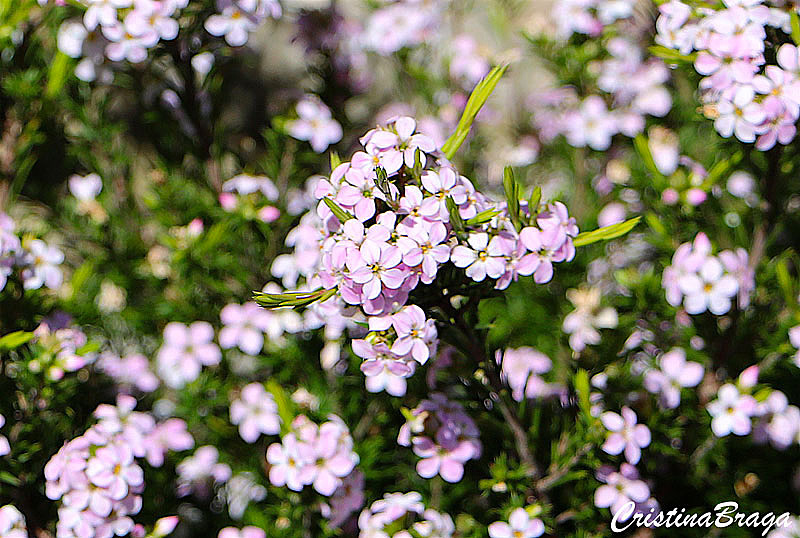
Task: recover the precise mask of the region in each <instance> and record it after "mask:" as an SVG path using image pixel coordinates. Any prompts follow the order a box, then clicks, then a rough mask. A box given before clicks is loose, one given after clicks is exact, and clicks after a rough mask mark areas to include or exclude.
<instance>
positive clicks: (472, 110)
mask: <svg viewBox="0 0 800 538" xmlns="http://www.w3.org/2000/svg"><path fill="white" fill-rule="evenodd" d="M506 69H508V64H504V65H498V66H497V67H495V68H494V69H492V70H491V71H490V72H489V74H488V75H486V76H485V77H484V78H483V80H481V81H480V82H478V84H477V85H476V86H475V89H474V90H472V94H471V95H470V96H469V100H467V105H466V106H465V107H464V113H463V114H462V115H461V119H460V120H459V122H458V126H457V127H456V131H455V132H454V133H453V134H452V135H450V138H448V139H447V140H446V141H445V143H444V144H443V145H442V152H444V154H445V156H446V157H447V158H448V159H452V158H453V155H455V154H456V151H458V148H459V147H461V144H463V143H464V140H465V139H466V138H467V134H468V133H469V130H470V128H471V127H472V123H473V122H474V121H475V116H477V115H478V112H480V110H481V108H482V107H483V105H484V104H485V103H486V100H487V99H488V98H489V96H490V95H491V94H492V92H493V91H494V89H495V87H496V86H497V83H498V82H499V81H500V78H501V77H502V76H503V74H504V73H505V72H506Z"/></svg>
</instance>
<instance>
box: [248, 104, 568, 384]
mask: <svg viewBox="0 0 800 538" xmlns="http://www.w3.org/2000/svg"><path fill="white" fill-rule="evenodd" d="M361 143H362V145H363V151H358V152H356V153H355V154H354V155H353V157H352V159H351V161H350V162H345V163H338V162H336V159H334V161H335V162H334V163H333V164H334V166H333V172H332V173H331V176H330V178H328V179H326V178H321V179H319V180H318V181H317V183H316V185H315V188H314V195H315V197H316V198H317V199H318V200H319V203H318V205H317V208H316V214H315V215H313V216H311V217H308V218H304V219H303V222H301V224H300V226H298V228H296V229H295V230H294V231H293V232H291V233H290V234H289V237H288V238H287V243H289V244H292V245H294V246H295V249H296V258H297V259H296V261H295V262H294V263H291V264H290V263H289V262H288V261H287V260H286V259H285V258H284V259H282V260H281V267H279V268H278V269H279V271H280V273H281V276H283V277H284V279H286V276H287V273H288V272H289V270H290V269H289V265H293V266H294V268H295V269H296V271H297V272H296V273H295V276H294V278H291V279H290V280H293V281H296V276H297V275H299V274H302V275H303V276H304V277H305V280H306V282H305V288H304V289H305V291H299V292H293V293H284V294H260V295H257V297H256V300H257V301H258V302H259V303H260V304H261V305H263V306H267V307H271V308H277V307H285V306H292V307H304V306H309V305H311V304H313V303H328V304H333V305H338V310H339V311H340V312H341V316H342V317H350V318H352V317H353V316H360V317H361V318H362V319H363V318H364V317H366V321H367V325H368V326H369V329H370V333H369V334H368V335H367V336H366V338H365V339H363V340H361V341H358V343H357V344H355V345H354V351H355V352H356V354H358V355H360V356H361V357H362V358H364V359H365V360H366V363H365V364H364V372H365V373H366V374H367V376H369V377H376V376H380V378H381V379H382V380H381V381H379V382H377V383H375V384H374V386H373V389H375V390H380V389H381V388H383V387H389V386H392V389H391V391H392V392H393V393H396V394H402V393H404V392H405V387H404V383H403V382H398V381H397V379H398V378H405V377H408V376H410V375H411V374H412V373H413V371H414V368H415V366H414V363H418V364H424V363H425V361H426V360H427V359H428V358H429V357H430V356H431V354H432V353H433V352H434V351H435V346H436V338H437V334H436V329H435V326H434V324H433V321H432V320H429V319H427V318H426V317H425V314H424V311H423V310H422V308H420V307H419V306H418V305H415V304H414V303H415V302H418V301H416V300H415V298H414V295H413V293H414V291H415V290H417V288H421V287H423V286H427V285H431V284H434V281H435V280H436V279H437V275H438V274H439V273H440V271H441V269H442V267H443V265H444V264H446V263H448V262H450V261H452V263H453V265H455V266H456V267H458V268H462V269H464V270H465V273H466V277H468V278H469V279H472V280H473V281H476V282H481V281H484V280H486V279H487V277H488V278H489V279H491V280H493V281H494V284H495V286H494V287H495V288H497V289H505V288H506V287H508V285H509V284H510V283H511V282H512V281H514V280H516V279H517V278H518V277H519V276H520V275H523V276H527V275H533V277H534V280H535V281H536V282H538V283H544V282H548V281H549V280H550V279H551V278H552V276H553V264H554V263H556V262H563V261H569V260H571V259H572V258H573V257H574V255H575V245H574V243H573V238H574V237H575V236H577V234H578V228H577V226H576V224H575V220H574V219H572V218H570V216H569V214H568V211H567V208H566V207H565V206H564V205H563V204H561V203H559V202H555V203H550V204H544V205H543V204H540V200H541V190H540V189H535V190H534V192H533V194H532V195H531V197H530V198H529V199H528V200H521V199H520V198H521V196H520V194H521V192H520V190H521V189H520V186H519V184H518V183H516V181H515V180H514V178H513V174H512V173H511V170H510V169H507V172H506V175H505V181H504V186H505V190H506V198H507V200H506V202H493V201H491V200H489V199H488V198H487V197H486V196H484V195H483V194H481V193H480V192H478V191H476V190H475V188H474V187H473V185H472V183H471V182H470V181H469V180H468V179H467V178H465V177H463V176H461V175H459V174H458V172H457V171H456V170H455V169H454V168H453V166H452V164H451V163H450V162H449V161H448V160H447V158H446V157H445V155H444V154H443V153H442V152H440V151H438V150H436V145H435V143H434V142H433V140H432V139H431V138H429V137H428V136H426V135H424V134H421V133H419V132H417V124H416V121H415V120H414V119H412V118H410V117H404V116H403V117H397V118H394V119H393V120H391V121H390V122H389V123H388V124H387V125H385V126H382V127H377V128H375V129H372V130H371V131H369V132H368V133H367V134H366V135H364V137H362V138H361ZM273 270H275V267H273ZM455 273H456V274H457V271H455ZM462 284H463V285H466V282H464V283H462ZM458 288H459V285H456V286H454V287H452V289H453V290H457V289H458ZM422 293H423V292H422V290H420V291H418V293H417V295H422Z"/></svg>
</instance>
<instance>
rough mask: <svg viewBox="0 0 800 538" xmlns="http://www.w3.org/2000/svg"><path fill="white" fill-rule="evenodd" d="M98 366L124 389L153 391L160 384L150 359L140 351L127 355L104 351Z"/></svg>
mask: <svg viewBox="0 0 800 538" xmlns="http://www.w3.org/2000/svg"><path fill="white" fill-rule="evenodd" d="M97 368H98V369H99V370H100V371H102V372H103V373H104V374H106V375H107V376H109V377H111V378H112V379H114V381H116V382H117V384H118V385H119V386H120V387H121V388H122V389H124V390H130V388H132V387H136V388H137V389H138V390H140V391H142V392H153V391H154V390H156V388H158V385H159V380H158V377H156V375H155V374H154V373H153V372H152V370H151V369H150V361H148V360H147V357H145V356H144V355H142V354H140V353H133V354H131V355H126V356H125V357H119V356H118V355H115V354H114V353H110V352H108V353H103V354H102V355H101V356H100V358H99V359H98V360H97Z"/></svg>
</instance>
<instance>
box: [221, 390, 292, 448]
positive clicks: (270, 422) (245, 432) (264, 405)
mask: <svg viewBox="0 0 800 538" xmlns="http://www.w3.org/2000/svg"><path fill="white" fill-rule="evenodd" d="M231 422H232V423H233V424H238V425H239V435H241V437H242V439H244V440H245V441H246V442H248V443H255V442H256V440H257V439H258V437H259V436H260V435H261V434H262V433H263V434H266V435H276V434H278V433H280V431H281V421H280V417H279V416H278V405H277V404H276V403H275V400H274V399H273V397H272V395H271V394H270V393H268V392H267V391H266V390H265V389H264V385H262V384H261V383H250V384H249V385H246V386H245V387H244V388H243V389H242V392H241V395H240V396H239V398H238V399H236V400H234V401H233V402H232V403H231Z"/></svg>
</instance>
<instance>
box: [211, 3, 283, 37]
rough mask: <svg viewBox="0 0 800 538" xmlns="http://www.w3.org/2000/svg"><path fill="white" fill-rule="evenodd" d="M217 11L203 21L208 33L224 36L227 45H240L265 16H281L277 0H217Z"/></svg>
mask: <svg viewBox="0 0 800 538" xmlns="http://www.w3.org/2000/svg"><path fill="white" fill-rule="evenodd" d="M217 11H218V12H219V13H217V14H215V15H211V16H210V17H209V18H208V19H206V21H205V28H206V30H207V31H208V33H209V34H211V35H213V36H217V37H223V36H224V38H225V41H226V42H227V43H228V45H230V46H232V47H241V46H242V45H244V44H245V43H247V40H248V39H249V38H250V33H251V32H252V31H253V30H255V29H256V28H257V27H258V26H259V25H260V24H261V23H262V22H263V21H264V20H266V19H267V17H272V18H278V17H280V16H281V12H282V10H281V5H280V4H279V3H278V1H277V0H217Z"/></svg>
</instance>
